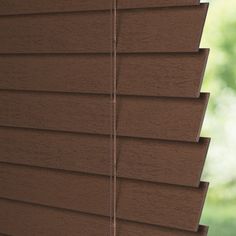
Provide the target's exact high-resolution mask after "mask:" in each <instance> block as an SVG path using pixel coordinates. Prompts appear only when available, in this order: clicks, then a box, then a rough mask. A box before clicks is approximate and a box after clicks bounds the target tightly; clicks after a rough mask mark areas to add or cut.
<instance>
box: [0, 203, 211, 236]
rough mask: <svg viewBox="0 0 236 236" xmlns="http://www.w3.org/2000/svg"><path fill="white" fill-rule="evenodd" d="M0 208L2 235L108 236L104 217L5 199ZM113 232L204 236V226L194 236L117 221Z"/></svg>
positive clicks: (120, 235)
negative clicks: (4, 233)
mask: <svg viewBox="0 0 236 236" xmlns="http://www.w3.org/2000/svg"><path fill="white" fill-rule="evenodd" d="M0 208H1V211H0V227H1V229H2V231H5V232H6V233H8V234H12V235H15V236H16V235H17V236H28V235H34V236H42V235H44V236H51V235H57V236H65V235H70V236H78V235H81V236H109V220H108V219H107V218H104V217H99V216H94V215H88V214H82V213H75V212H71V211H66V210H60V209H55V208H49V207H44V206H39V205H31V204H26V203H22V202H17V201H10V200H5V199H0ZM78 222H79V223H78ZM65 225H66V227H65ZM117 228H118V234H117V235H118V236H143V235H147V236H156V235H158V236H206V235H207V227H204V226H200V227H199V230H198V232H189V231H183V230H174V229H170V228H162V227H157V226H151V225H146V224H137V223H133V222H129V221H121V220H119V221H118V224H117ZM20 232H22V233H20Z"/></svg>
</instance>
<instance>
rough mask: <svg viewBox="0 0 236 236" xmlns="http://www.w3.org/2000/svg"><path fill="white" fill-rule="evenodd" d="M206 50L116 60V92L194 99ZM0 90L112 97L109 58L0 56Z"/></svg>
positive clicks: (197, 90) (78, 55)
mask: <svg viewBox="0 0 236 236" xmlns="http://www.w3.org/2000/svg"><path fill="white" fill-rule="evenodd" d="M207 57H208V50H200V51H199V52H197V53H178V54H120V55H118V61H117V68H118V71H117V81H118V85H117V89H118V94H122V95H144V96H169V97H198V96H199V94H200V88H201V83H202V78H203V74H204V70H205V66H206V61H207ZM0 68H1V70H0V77H1V80H0V89H15V90H32V91H61V92H75V93H96V94H110V93H111V78H112V76H111V56H110V55H109V54H107V55H104V54H87V55H85V54H77V55H71V54H67V55H27V56H26V55H23V56H22V55H5V56H0Z"/></svg>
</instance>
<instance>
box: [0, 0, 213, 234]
mask: <svg viewBox="0 0 236 236" xmlns="http://www.w3.org/2000/svg"><path fill="white" fill-rule="evenodd" d="M110 8H111V1H110V0H101V1H94V0H93V1H92V0H87V1H84V0H70V1H64V0H52V1H46V0H43V1H42V0H41V1H39V0H33V1H30V3H29V1H26V0H22V1H20V2H19V1H16V0H13V1H9V2H8V1H0V78H1V79H0V209H1V211H0V235H1V234H2V235H11V236H27V235H35V236H39V235H40V236H41V235H45V236H51V235H58V236H65V235H70V236H74V235H76V236H77V235H81V236H109V235H110V231H109V225H110V205H109V203H110V197H111V196H110V190H111V189H110V188H111V185H110V162H111V151H110V145H111V140H110V134H111V119H112V116H111V96H110V94H111V79H112V78H111V40H112V32H111V19H112V18H111V11H110ZM117 8H118V14H117V52H118V54H117V94H118V96H117V117H116V118H117V135H118V136H117V177H118V178H117V196H116V197H117V203H116V204H117V236H143V235H147V236H156V235H158V236H206V235H207V227H206V226H201V225H200V226H199V221H200V217H201V212H202V208H203V205H204V201H205V197H206V193H207V189H208V183H205V182H201V181H200V178H201V173H202V170H203V166H204V162H205V159H206V154H207V149H208V146H209V142H210V139H209V138H203V137H200V132H201V126H202V122H203V119H204V114H205V111H206V107H207V103H208V99H209V94H208V93H201V92H200V89H201V84H202V80H203V76H204V70H205V66H206V63H207V58H208V54H209V50H208V49H199V43H200V39H201V34H202V30H203V26H204V22H205V17H206V14H207V8H208V4H200V1H199V0H168V1H167V0H150V1H144V0H140V1H132V0H119V1H118V5H117Z"/></svg>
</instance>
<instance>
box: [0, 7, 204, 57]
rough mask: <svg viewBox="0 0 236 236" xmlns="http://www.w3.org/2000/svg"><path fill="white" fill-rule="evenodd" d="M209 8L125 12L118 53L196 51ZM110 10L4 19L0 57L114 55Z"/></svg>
mask: <svg viewBox="0 0 236 236" xmlns="http://www.w3.org/2000/svg"><path fill="white" fill-rule="evenodd" d="M207 8H208V5H207V4H201V5H199V6H191V7H173V8H172V7H171V8H152V9H141V10H133V11H130V10H121V11H119V13H118V32H117V35H118V39H117V40H118V41H117V50H118V52H191V51H198V48H199V43H200V38H201V33H202V29H203V25H204V21H205V17H206V12H207ZM110 22H111V15H110V12H109V11H101V12H96V11H95V12H84V13H73V14H72V13H68V14H51V15H50V14H48V15H47V14H46V15H28V16H10V17H1V18H0V28H1V31H0V53H72V52H73V53H76V52H77V53H95V52H97V53H99V52H100V53H104V52H110V51H111V37H112V33H111V23H110Z"/></svg>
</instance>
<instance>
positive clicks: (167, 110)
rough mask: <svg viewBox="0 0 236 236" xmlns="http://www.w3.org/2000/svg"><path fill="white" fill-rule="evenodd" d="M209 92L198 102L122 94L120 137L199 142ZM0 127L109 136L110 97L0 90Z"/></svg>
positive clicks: (119, 113)
mask: <svg viewBox="0 0 236 236" xmlns="http://www.w3.org/2000/svg"><path fill="white" fill-rule="evenodd" d="M208 97H209V94H205V93H203V94H201V96H200V97H199V98H189V99H183V98H153V97H135V96H122V97H119V98H118V100H117V121H118V122H117V132H118V135H120V136H128V137H142V138H154V139H165V140H178V141H192V142H197V141H198V140H199V135H200V130H201V125H202V121H203V117H204V113H205V109H206V106H207V102H208ZM0 110H1V114H0V126H12V127H23V128H36V129H48V130H58V131H69V132H80V133H94V134H110V131H111V130H110V127H111V112H110V111H111V99H110V96H107V95H81V94H80V95H78V94H61V93H43V94H42V93H35V92H34V93H31V92H17V91H1V92H0Z"/></svg>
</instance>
